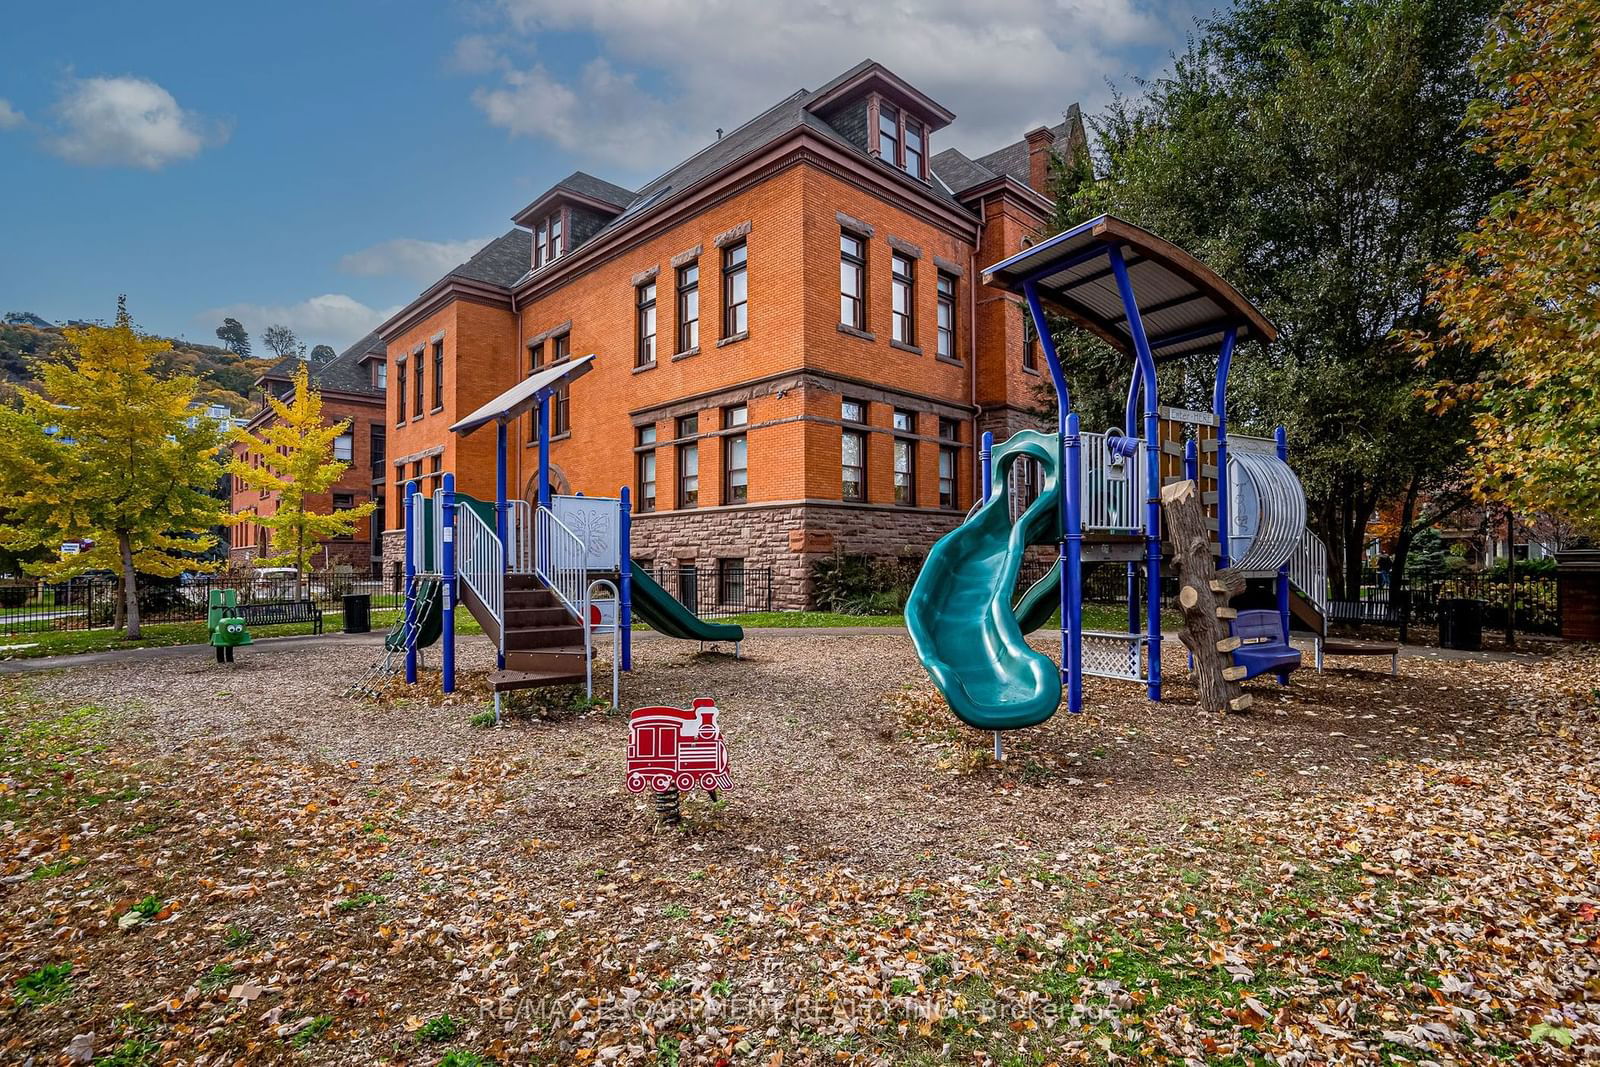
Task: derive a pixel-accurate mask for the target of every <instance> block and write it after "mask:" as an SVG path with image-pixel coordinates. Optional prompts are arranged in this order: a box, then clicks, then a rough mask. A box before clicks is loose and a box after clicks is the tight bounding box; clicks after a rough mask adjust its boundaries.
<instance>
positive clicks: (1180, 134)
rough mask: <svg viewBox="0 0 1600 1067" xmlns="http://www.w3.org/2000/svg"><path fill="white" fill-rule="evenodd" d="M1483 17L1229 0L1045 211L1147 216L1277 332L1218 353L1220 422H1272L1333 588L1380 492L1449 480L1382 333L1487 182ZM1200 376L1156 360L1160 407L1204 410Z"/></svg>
mask: <svg viewBox="0 0 1600 1067" xmlns="http://www.w3.org/2000/svg"><path fill="white" fill-rule="evenodd" d="M1492 10H1493V4H1492V3H1490V2H1489V0H1385V2H1376V0H1369V2H1364V3H1340V4H1333V3H1328V2H1325V0H1243V2H1242V3H1240V4H1239V5H1238V6H1237V7H1235V8H1234V9H1233V10H1231V11H1229V12H1226V13H1224V14H1222V15H1219V16H1217V17H1216V18H1214V19H1211V20H1209V21H1207V22H1204V23H1202V27H1201V28H1202V34H1201V36H1200V37H1199V38H1198V39H1197V40H1195V41H1194V42H1193V43H1192V44H1191V46H1190V47H1189V49H1188V50H1187V51H1186V52H1185V53H1184V54H1183V55H1181V56H1179V57H1177V58H1176V59H1175V61H1174V65H1173V68H1172V70H1171V72H1170V74H1168V75H1167V76H1165V77H1163V78H1161V79H1159V80H1156V81H1153V82H1150V83H1148V84H1147V85H1145V86H1144V90H1145V91H1144V93H1143V95H1142V96H1141V97H1140V98H1139V99H1136V100H1129V99H1118V100H1116V101H1114V103H1113V104H1112V106H1111V107H1110V109H1109V110H1108V112H1107V113H1106V114H1105V115H1104V116H1102V117H1101V118H1100V119H1099V120H1097V121H1096V122H1095V123H1094V128H1095V132H1096V138H1097V143H1098V144H1097V146H1098V151H1099V154H1100V157H1101V168H1100V175H1101V176H1100V180H1098V181H1096V182H1094V183H1092V184H1090V185H1087V186H1085V187H1084V188H1083V189H1082V190H1081V191H1080V192H1079V193H1078V194H1077V195H1076V196H1075V197H1073V198H1072V199H1071V201H1070V202H1069V203H1068V204H1066V205H1065V206H1064V209H1063V210H1064V214H1066V215H1068V216H1070V217H1073V218H1078V219H1081V218H1084V217H1086V216H1088V215H1091V214H1094V213H1097V212H1100V211H1106V210H1109V211H1114V212H1116V213H1118V214H1121V215H1123V216H1124V217H1126V218H1128V219H1130V220H1131V221H1133V222H1136V223H1139V224H1141V225H1145V226H1148V227H1150V228H1151V229H1153V230H1155V231H1156V232H1157V233H1160V234H1161V235H1163V236H1165V237H1167V238H1169V239H1171V240H1174V241H1176V242H1177V243H1178V244H1180V245H1183V246H1185V247H1187V248H1189V249H1190V250H1191V251H1193V252H1194V253H1196V254H1197V255H1198V256H1200V257H1201V258H1202V259H1204V260H1206V261H1207V262H1208V263H1210V264H1211V265H1212V266H1213V267H1214V268H1215V269H1216V270H1217V271H1218V272H1219V273H1220V274H1221V275H1222V276H1223V277H1225V278H1228V279H1229V280H1230V281H1232V282H1233V283H1234V284H1235V285H1237V286H1238V287H1239V288H1240V289H1241V290H1242V291H1243V292H1244V293H1245V294H1246V295H1247V296H1248V297H1250V298H1251V299H1253V300H1254V301H1255V302H1256V303H1257V304H1259V305H1260V306H1261V307H1262V308H1263V310H1265V311H1266V313H1267V314H1268V315H1269V317H1271V318H1272V319H1273V320H1274V321H1275V322H1276V323H1277V325H1278V327H1279V329H1280V331H1281V337H1280V340H1279V342H1278V343H1277V344H1276V345H1274V346H1273V347H1272V348H1271V349H1270V350H1269V351H1266V352H1265V353H1261V352H1259V351H1247V352H1244V353H1242V354H1241V358H1240V359H1238V360H1237V361H1236V363H1235V367H1234V372H1233V375H1232V379H1231V383H1230V384H1231V388H1230V393H1229V396H1230V413H1231V416H1232V421H1233V425H1234V426H1235V427H1236V428H1238V429H1240V430H1248V429H1254V430H1255V431H1257V432H1266V431H1268V430H1270V428H1271V427H1272V425H1273V424H1275V423H1283V424H1284V425H1286V426H1287V428H1288V431H1289V438H1290V444H1291V448H1292V449H1293V452H1294V463H1295V466H1296V469H1297V470H1298V471H1299V473H1300V475H1301V477H1302V479H1303V480H1304V481H1305V483H1306V487H1307V491H1308V493H1309V494H1310V496H1311V505H1312V522H1313V525H1314V526H1316V527H1317V528H1318V529H1319V531H1320V532H1321V533H1322V535H1323V537H1324V538H1325V539H1326V540H1327V541H1328V542H1329V545H1330V550H1331V551H1332V553H1333V555H1334V557H1335V558H1334V559H1333V560H1332V563H1333V568H1334V571H1335V574H1334V577H1335V579H1336V581H1337V580H1338V578H1339V577H1340V575H1341V574H1342V575H1343V577H1344V582H1345V585H1346V586H1347V587H1348V586H1351V585H1353V584H1354V583H1356V582H1358V581H1359V571H1360V566H1359V563H1360V554H1361V549H1362V545H1363V542H1364V539H1365V538H1364V533H1365V529H1366V526H1367V523H1368V522H1369V521H1370V519H1371V517H1372V515H1373V513H1374V511H1375V509H1376V506H1377V504H1378V502H1379V501H1380V500H1383V499H1387V498H1389V497H1393V496H1399V495H1401V494H1404V493H1405V492H1406V490H1407V488H1408V487H1409V486H1411V485H1412V484H1416V485H1418V486H1419V489H1421V490H1422V491H1425V492H1429V493H1431V492H1433V491H1435V490H1439V491H1443V490H1444V489H1446V488H1447V487H1448V486H1449V485H1450V484H1451V483H1452V482H1453V481H1454V480H1456V479H1457V478H1458V477H1459V467H1460V464H1459V457H1460V455H1461V453H1462V449H1461V448H1460V445H1459V441H1460V439H1461V438H1462V436H1464V433H1465V431H1466V427H1465V424H1464V420H1462V419H1459V418H1458V419H1453V420H1452V419H1446V420H1440V419H1438V418H1435V417H1434V416H1433V415H1432V414H1431V413H1430V412H1429V410H1428V406H1427V404H1426V403H1425V402H1424V400H1423V399H1422V398H1421V397H1420V396H1419V389H1420V388H1421V387H1422V386H1423V385H1425V384H1426V382H1425V380H1424V376H1423V375H1422V374H1421V373H1420V372H1419V371H1418V370H1417V368H1416V367H1415V365H1414V361H1413V359H1412V357H1411V355H1410V353H1409V352H1407V351H1406V350H1405V347H1404V346H1403V345H1402V344H1401V343H1400V342H1399V341H1398V340H1397V339H1396V338H1395V336H1394V331H1395V329H1396V327H1398V326H1408V325H1426V322H1427V319H1428V313H1427V310H1426V309H1425V308H1424V306H1423V300H1422V294H1423V292H1424V286H1423V277H1424V272H1425V269H1426V267H1427V265H1428V264H1429V263H1430V262H1433V261H1434V260H1436V259H1437V258H1438V257H1439V256H1440V255H1441V254H1442V253H1443V252H1444V250H1447V249H1449V248H1451V247H1453V245H1454V241H1455V238H1456V235H1457V234H1458V233H1459V232H1460V231H1461V230H1462V229H1464V228H1465V227H1466V226H1468V225H1470V222H1471V220H1472V219H1473V218H1475V217H1477V215H1478V214H1479V212H1480V210H1481V208H1482V206H1483V205H1484V204H1485V203H1487V201H1488V197H1489V196H1490V195H1491V194H1492V192H1493V190H1494V188H1495V179H1494V176H1493V173H1492V170H1491V168H1488V167H1486V166H1484V165H1483V163H1482V161H1481V160H1480V159H1478V158H1477V157H1476V156H1475V155H1474V154H1473V153H1472V152H1471V151H1470V150H1469V149H1468V147H1467V143H1466V141H1467V138H1466V134H1465V133H1464V132H1463V131H1462V129H1461V120H1462V118H1463V116H1464V115H1465V114H1466V109H1467V106H1468V103H1469V101H1470V100H1471V99H1472V96H1473V94H1474V92H1475V82H1474V80H1473V77H1472V72H1471V69H1470V67H1469V62H1468V61H1469V59H1470V57H1471V55H1472V53H1473V50H1474V49H1475V48H1476V47H1477V46H1478V43H1479V42H1480V41H1481V40H1482V33H1483V27H1484V25H1485V24H1486V22H1487V20H1488V18H1489V16H1490V14H1491V13H1492ZM1441 358H1448V359H1450V360H1455V361H1467V362H1470V360H1471V358H1472V357H1471V355H1470V353H1463V352H1462V351H1461V350H1459V349H1456V350H1452V352H1451V353H1450V354H1449V355H1448V356H1447V357H1441ZM1213 370H1214V366H1213V365H1207V364H1206V362H1205V361H1202V360H1190V361H1187V363H1186V364H1171V365H1167V366H1165V367H1163V370H1162V381H1161V395H1162V399H1163V400H1164V401H1167V402H1177V403H1189V404H1194V403H1196V402H1199V403H1200V404H1201V406H1209V403H1208V401H1207V398H1208V397H1209V392H1210V386H1209V383H1210V379H1211V375H1212V372H1213ZM1122 374H1123V377H1122V378H1121V384H1120V385H1119V386H1118V387H1117V388H1119V389H1120V390H1125V389H1126V374H1127V369H1126V368H1125V369H1123V371H1122ZM1118 399H1119V400H1120V393H1119V394H1118ZM1414 499H1415V498H1414V497H1413V500H1414ZM1403 525H1405V524H1403ZM1397 562H1400V563H1401V565H1403V561H1397Z"/></svg>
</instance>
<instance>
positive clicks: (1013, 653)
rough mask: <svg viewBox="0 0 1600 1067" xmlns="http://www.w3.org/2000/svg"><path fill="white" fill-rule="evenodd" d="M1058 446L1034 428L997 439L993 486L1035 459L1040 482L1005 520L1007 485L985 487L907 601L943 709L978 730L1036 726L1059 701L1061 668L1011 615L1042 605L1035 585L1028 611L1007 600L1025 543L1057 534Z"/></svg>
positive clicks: (936, 549)
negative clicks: (1031, 643) (1032, 496)
mask: <svg viewBox="0 0 1600 1067" xmlns="http://www.w3.org/2000/svg"><path fill="white" fill-rule="evenodd" d="M1057 447H1058V446H1057V442H1056V437H1055V435H1054V434H1045V433H1039V432H1038V431H1036V430H1023V431H1021V432H1019V433H1017V434H1015V435H1013V436H1012V438H1011V439H1010V440H1008V441H1006V442H1005V443H1004V444H1001V445H997V446H996V447H995V449H994V453H993V456H994V482H995V484H996V485H1004V484H1005V481H1006V475H1007V473H1008V472H1009V471H1010V469H1011V466H1012V464H1014V463H1015V462H1016V461H1017V460H1019V459H1023V458H1027V459H1036V460H1038V461H1039V463H1040V465H1041V467H1042V468H1043V470H1044V479H1043V482H1044V485H1043V488H1042V491H1041V492H1040V493H1039V497H1038V499H1037V500H1035V501H1034V502H1033V503H1032V504H1030V505H1028V509H1027V510H1026V511H1024V512H1023V513H1022V516H1021V518H1019V519H1018V520H1017V522H1016V523H1014V524H1013V523H1012V521H1011V501H1010V498H1009V496H1008V494H1006V493H1004V492H1001V493H996V494H995V495H993V496H991V497H990V498H989V499H988V500H987V501H985V502H984V503H983V504H982V505H981V506H980V507H979V508H978V510H977V512H976V514H974V515H973V516H972V517H971V518H970V519H968V520H967V521H966V522H964V523H962V524H961V525H960V526H958V527H957V528H956V529H954V530H952V531H950V532H949V533H948V534H946V535H945V536H944V537H942V538H940V539H939V542H938V544H936V545H934V546H933V550H932V551H931V552H929V553H928V561H927V562H926V563H925V564H924V565H923V567H922V571H921V572H920V573H919V574H918V575H917V580H916V583H915V584H914V585H913V586H912V587H911V596H910V598H909V599H908V600H907V601H906V628H907V629H908V630H910V631H911V641H912V644H914V645H915V646H916V649H917V655H918V657H919V658H920V659H921V660H922V665H923V667H924V668H926V669H927V671H928V674H929V676H930V677H931V678H932V679H933V684H934V685H936V686H938V687H939V691H940V692H941V693H943V694H944V698H945V700H947V701H948V702H949V704H950V710H952V711H954V712H955V713H956V716H957V717H958V718H960V719H961V721H962V722H965V723H967V724H968V725H969V726H974V727H977V728H978V729H980V730H1017V729H1021V728H1023V727H1026V726H1037V725H1038V724H1039V723H1041V722H1044V721H1045V720H1046V719H1048V718H1049V717H1050V716H1052V715H1054V714H1055V712H1056V708H1057V707H1058V706H1059V705H1060V704H1061V672H1060V670H1059V669H1058V668H1057V667H1056V664H1055V661H1053V660H1052V659H1051V658H1050V657H1049V656H1045V655H1042V654H1041V653H1038V652H1035V651H1034V650H1033V649H1031V648H1029V647H1028V643H1027V642H1026V641H1025V640H1023V633H1024V630H1023V628H1022V627H1020V626H1019V625H1018V623H1017V619H1018V616H1019V614H1021V615H1024V616H1030V617H1031V616H1032V615H1037V613H1038V612H1040V611H1043V610H1044V608H1043V602H1047V601H1048V600H1049V598H1048V597H1047V596H1044V595H1043V594H1042V593H1041V594H1040V596H1039V597H1038V598H1037V599H1038V600H1039V601H1040V603H1037V604H1034V605H1033V606H1032V607H1031V608H1029V609H1027V610H1024V605H1018V606H1017V608H1015V609H1013V608H1012V606H1011V593H1012V590H1013V589H1015V588H1016V585H1017V574H1018V572H1019V571H1020V570H1021V567H1022V558H1023V556H1024V555H1025V554H1026V553H1027V550H1028V548H1029V546H1030V545H1038V544H1055V543H1057V540H1058V533H1059V530H1060V525H1061V522H1060V499H1059V497H1058V495H1057V494H1058V493H1059V481H1060V480H1059V478H1058V477H1057V474H1058V471H1059V463H1058V462H1057V455H1056V449H1057ZM1037 589H1038V586H1037V585H1036V586H1035V587H1034V590H1030V591H1029V594H1030V596H1031V595H1032V594H1033V593H1034V591H1035V590H1037ZM1050 610H1051V611H1053V610H1054V605H1053V604H1052V605H1050ZM1044 617H1045V618H1046V619H1048V618H1049V612H1046V614H1045V616H1044Z"/></svg>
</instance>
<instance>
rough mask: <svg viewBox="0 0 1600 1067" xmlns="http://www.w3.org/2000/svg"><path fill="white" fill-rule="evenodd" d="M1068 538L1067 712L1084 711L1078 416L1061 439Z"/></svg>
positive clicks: (1064, 613)
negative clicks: (1063, 455)
mask: <svg viewBox="0 0 1600 1067" xmlns="http://www.w3.org/2000/svg"><path fill="white" fill-rule="evenodd" d="M1062 440H1063V451H1064V452H1065V454H1066V462H1065V463H1064V464H1063V466H1062V471H1063V478H1064V481H1065V483H1066V484H1065V485H1064V486H1063V487H1062V494H1061V495H1062V498H1063V499H1064V500H1065V502H1066V515H1065V518H1064V520H1063V521H1064V522H1065V524H1066V525H1065V530H1066V535H1065V536H1064V537H1063V538H1062V541H1061V659H1062V671H1063V673H1064V674H1065V675H1066V678H1065V679H1064V681H1065V682H1066V685H1067V711H1069V712H1071V713H1072V714H1074V715H1077V714H1078V713H1080V712H1081V711H1083V512H1082V504H1083V437H1082V435H1081V434H1080V433H1079V432H1078V416H1077V414H1076V413H1073V414H1071V415H1068V416H1067V425H1066V433H1065V435H1064V436H1063V438H1062Z"/></svg>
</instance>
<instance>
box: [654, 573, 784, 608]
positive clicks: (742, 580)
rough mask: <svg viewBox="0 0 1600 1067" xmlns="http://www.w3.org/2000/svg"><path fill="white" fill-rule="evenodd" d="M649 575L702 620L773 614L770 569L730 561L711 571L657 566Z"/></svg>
mask: <svg viewBox="0 0 1600 1067" xmlns="http://www.w3.org/2000/svg"><path fill="white" fill-rule="evenodd" d="M649 574H650V577H651V578H653V579H655V582H656V584H657V585H659V586H661V588H663V589H665V590H666V591H667V592H669V593H671V594H672V595H673V596H674V597H676V598H677V600H678V603H680V604H682V605H683V606H684V607H686V608H688V609H689V610H690V611H692V612H694V613H695V614H696V615H698V616H700V617H701V618H702V619H726V618H728V617H730V616H733V615H749V614H752V613H754V612H758V611H772V610H774V608H773V597H772V568H770V567H748V566H744V565H742V564H741V563H740V562H739V561H736V560H729V561H725V562H723V563H721V564H719V565H717V566H714V567H699V566H695V565H685V564H678V565H676V566H672V565H657V566H656V567H654V568H651V569H650V570H649Z"/></svg>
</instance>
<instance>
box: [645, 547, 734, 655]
mask: <svg viewBox="0 0 1600 1067" xmlns="http://www.w3.org/2000/svg"><path fill="white" fill-rule="evenodd" d="M631 566H632V567H633V572H632V578H633V617H634V618H635V619H639V620H641V621H643V622H647V623H649V624H650V628H651V629H653V630H659V631H660V632H661V633H664V634H666V635H667V636H668V637H675V638H677V639H678V640H680V641H743V640H744V627H743V626H735V625H733V624H732V623H725V622H706V621H705V620H704V619H702V618H700V617H699V616H698V615H696V614H695V613H694V612H692V611H690V610H689V609H688V608H686V607H684V606H683V605H682V604H680V603H678V598H677V597H675V596H673V595H672V594H671V593H669V592H667V591H666V590H665V589H663V588H661V586H659V585H657V584H656V580H655V579H654V578H652V577H650V575H649V574H647V573H646V572H645V571H644V570H643V569H642V568H641V567H640V566H639V565H638V564H637V563H633V564H631Z"/></svg>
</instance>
